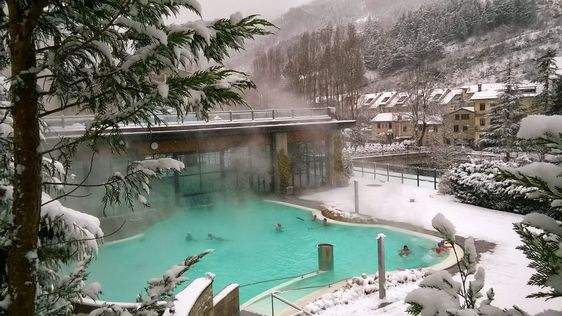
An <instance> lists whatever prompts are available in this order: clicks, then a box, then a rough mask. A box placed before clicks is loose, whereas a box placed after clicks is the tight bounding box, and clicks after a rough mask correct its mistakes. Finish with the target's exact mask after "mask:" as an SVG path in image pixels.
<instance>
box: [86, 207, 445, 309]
mask: <svg viewBox="0 0 562 316" xmlns="http://www.w3.org/2000/svg"><path fill="white" fill-rule="evenodd" d="M276 223H280V224H281V225H282V227H283V231H282V232H277V231H276V230H275V227H274V224H276ZM188 233H190V234H191V235H192V236H193V240H186V235H187V234H188ZM208 233H212V234H213V235H214V236H218V237H221V238H223V239H224V240H209V239H208V238H207V235H208ZM379 233H384V234H385V235H386V250H387V254H386V268H387V270H389V271H390V270H396V269H397V268H403V269H406V268H417V267H428V266H431V265H433V264H435V263H437V262H439V261H441V260H443V259H444V258H443V257H438V256H437V255H435V254H434V252H433V251H432V249H431V248H432V247H434V246H435V241H434V240H430V239H425V238H422V237H419V236H416V235H410V234H405V233H402V232H398V231H394V230H390V229H384V228H377V227H355V226H346V225H338V224H330V225H328V226H324V225H323V224H322V222H321V221H313V220H312V214H311V212H309V211H305V210H302V209H299V208H294V207H290V206H286V205H281V204H277V203H271V202H263V201H262V202H257V201H247V202H240V203H229V204H223V205H213V206H208V207H199V208H190V209H180V210H179V211H178V212H176V213H175V214H174V215H172V216H171V217H170V218H168V219H167V220H164V221H162V222H161V223H159V224H157V225H155V226H153V227H151V228H149V229H148V230H147V231H146V232H145V233H144V235H143V236H142V237H139V238H135V239H130V240H127V241H123V242H120V243H113V244H107V245H104V246H102V247H101V249H100V251H99V254H98V258H97V259H96V260H95V261H94V262H92V264H91V266H90V268H89V271H90V275H89V281H99V282H100V283H101V284H102V290H103V296H102V299H103V300H106V301H120V302H134V301H135V297H136V295H137V294H138V293H141V292H143V291H144V287H145V286H146V281H147V280H148V279H150V278H154V277H160V276H161V275H162V274H163V273H164V272H165V271H166V270H168V269H169V268H170V267H171V266H172V265H175V264H177V263H179V262H181V261H182V260H183V259H184V258H185V257H187V256H189V255H193V254H196V253H198V252H201V251H203V250H205V249H209V248H210V249H215V251H214V252H213V253H211V254H209V255H207V256H206V257H205V258H203V260H202V261H201V262H200V263H198V264H197V265H196V266H195V267H194V268H193V269H192V270H189V271H188V272H187V273H186V276H187V277H188V278H189V280H193V279H194V278H197V277H204V276H205V273H206V272H212V273H214V274H215V275H216V278H215V281H214V283H213V289H214V291H215V292H218V291H220V290H221V289H222V288H223V287H225V286H226V285H228V284H231V283H238V284H240V285H241V288H240V303H244V302H245V301H247V300H249V299H250V298H252V297H254V296H255V295H257V294H259V293H261V292H263V291H266V290H268V289H270V288H272V287H274V286H276V285H279V284H281V283H284V282H286V281H288V279H289V277H293V276H298V275H302V274H305V273H308V272H312V271H315V270H316V269H317V268H318V257H317V252H318V251H317V248H316V245H317V244H319V243H332V244H334V245H335V246H334V257H335V259H334V271H333V272H329V273H325V274H324V275H320V276H318V277H315V278H312V279H309V280H307V286H315V285H325V284H328V283H332V282H336V281H339V280H341V279H344V278H347V277H352V276H357V275H360V274H361V273H374V272H375V271H376V270H377V256H376V253H377V246H376V237H377V235H378V234H379ZM404 244H407V245H408V246H409V247H410V249H411V250H412V255H411V256H409V257H406V258H402V257H400V256H398V252H399V250H400V249H401V248H402V246H403V245H404ZM271 279H278V280H276V281H271V282H265V283H257V284H254V285H247V284H253V283H256V282H261V281H264V280H271ZM188 282H189V281H188ZM246 285H247V286H246Z"/></svg>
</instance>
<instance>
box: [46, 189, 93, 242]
mask: <svg viewBox="0 0 562 316" xmlns="http://www.w3.org/2000/svg"><path fill="white" fill-rule="evenodd" d="M41 202H42V204H43V206H41V217H43V218H48V219H49V220H51V221H54V220H57V219H61V220H62V221H63V222H64V225H65V226H66V231H67V234H68V240H69V241H75V240H83V242H84V244H85V247H86V248H87V250H92V251H94V252H97V250H98V242H97V240H96V239H99V238H102V237H103V231H102V230H101V228H100V221H99V219H98V218H97V217H95V216H92V215H89V214H86V213H82V212H79V211H76V210H73V209H71V208H68V207H65V206H64V205H62V204H61V203H60V202H59V201H58V200H53V199H52V198H51V196H49V195H48V194H47V193H45V192H43V195H42V198H41Z"/></svg>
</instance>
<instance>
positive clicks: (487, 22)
mask: <svg viewBox="0 0 562 316" xmlns="http://www.w3.org/2000/svg"><path fill="white" fill-rule="evenodd" d="M536 17H537V6H536V3H535V1H534V0H487V1H485V2H483V1H480V0H466V1H465V0H453V1H449V0H447V1H438V2H436V3H432V4H427V5H424V6H422V7H421V8H419V9H417V10H415V11H411V12H408V13H405V14H403V15H402V16H401V17H400V18H399V19H398V21H396V23H395V24H394V26H393V27H391V28H390V29H389V30H382V28H381V27H380V25H379V23H378V21H377V20H374V19H370V20H368V21H367V24H366V26H365V31H364V40H365V43H366V44H365V45H364V47H363V50H364V56H365V64H366V65H367V67H368V68H369V69H371V70H379V71H381V72H383V73H390V72H393V71H395V70H397V69H400V68H403V67H406V68H410V67H415V66H417V65H419V64H420V63H423V62H431V61H433V60H437V59H440V58H441V57H442V56H443V54H444V50H443V49H444V45H445V44H448V43H452V42H455V41H463V40H465V39H467V38H468V37H470V36H473V35H476V34H481V33H483V32H488V31H491V30H494V29H496V28H498V27H500V26H504V25H505V26H513V27H523V26H527V25H530V24H532V23H534V22H535V20H536Z"/></svg>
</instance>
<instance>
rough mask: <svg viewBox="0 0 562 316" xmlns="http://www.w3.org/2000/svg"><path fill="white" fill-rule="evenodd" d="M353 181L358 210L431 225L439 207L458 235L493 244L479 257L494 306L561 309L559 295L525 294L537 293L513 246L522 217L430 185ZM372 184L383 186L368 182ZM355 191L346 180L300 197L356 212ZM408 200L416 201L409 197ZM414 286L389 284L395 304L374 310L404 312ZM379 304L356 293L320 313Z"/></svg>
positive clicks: (374, 298)
mask: <svg viewBox="0 0 562 316" xmlns="http://www.w3.org/2000/svg"><path fill="white" fill-rule="evenodd" d="M357 180H358V181H359V192H360V193H359V204H360V212H361V213H362V214H365V215H370V216H373V217H375V218H380V219H385V220H389V221H396V222H404V223H409V224H413V225H416V226H420V227H423V228H426V229H432V226H431V219H432V218H433V217H434V216H435V215H436V214H437V213H439V212H440V213H442V214H444V215H445V217H447V218H448V219H449V220H450V221H451V222H452V223H453V224H454V225H455V226H456V228H457V234H458V235H461V236H464V237H470V236H471V237H474V238H475V239H477V240H478V239H480V240H486V241H489V242H493V243H495V244H496V247H495V248H494V250H493V252H489V253H484V254H482V257H481V260H480V265H482V266H483V267H484V268H485V270H486V282H485V286H484V290H483V292H486V291H487V290H488V288H490V287H493V288H494V291H495V293H496V300H495V301H494V305H495V306H497V307H505V308H508V307H512V306H513V305H517V306H518V307H521V308H522V309H524V310H525V311H527V312H529V313H533V314H535V313H538V312H541V311H543V310H545V309H554V310H561V309H562V298H559V299H555V300H549V301H546V300H543V299H529V298H526V296H527V295H529V294H531V293H534V292H537V290H538V288H537V287H533V286H529V285H527V281H528V280H529V277H530V276H531V274H532V273H533V270H532V269H530V268H528V267H527V265H528V263H529V261H528V260H527V258H525V256H524V255H523V253H522V252H521V251H520V250H517V249H515V247H516V246H518V245H520V244H521V241H520V240H519V236H518V235H517V234H516V233H515V232H514V231H513V230H512V227H513V223H515V222H519V221H521V219H522V216H520V215H517V214H511V213H504V212H498V211H494V210H490V209H486V208H482V207H477V206H472V205H467V204H462V203H459V202H457V201H455V199H454V197H451V196H445V195H441V194H439V193H437V191H435V190H432V189H428V188H418V187H414V186H410V185H401V184H396V183H384V182H383V181H381V180H374V179H361V178H360V176H359V177H357ZM351 183H352V182H351ZM374 183H376V184H381V186H372V184H374ZM369 184H370V186H369ZM353 196H354V195H353V185H349V186H347V187H344V188H337V189H333V190H330V191H325V192H320V193H314V194H310V195H306V196H302V197H301V198H303V199H307V200H315V201H321V202H323V203H324V204H327V205H331V206H334V207H336V208H338V209H340V210H343V211H347V212H354V211H355V208H354V204H353ZM411 199H414V200H415V202H410V200H411ZM414 288H415V286H413V285H411V284H409V285H407V288H406V286H398V287H393V288H391V289H389V291H388V297H389V299H387V301H391V300H392V301H394V302H395V303H393V304H391V305H389V306H387V307H385V308H384V310H379V311H377V313H383V314H385V315H404V314H405V309H406V307H407V305H406V304H404V303H403V301H402V300H403V298H404V297H405V296H406V294H407V293H408V292H409V291H411V290H412V289H414ZM380 303H381V301H379V300H378V296H377V294H375V295H369V296H367V297H366V296H360V297H357V298H356V299H354V300H353V301H351V302H350V303H349V304H346V305H343V306H334V307H331V308H328V309H326V310H325V311H324V312H323V313H322V314H321V315H343V314H345V315H365V313H366V311H370V312H369V313H370V314H372V313H373V312H372V310H373V309H375V308H376V307H378V306H379V305H380ZM342 308H343V310H342ZM342 313H343V314H342Z"/></svg>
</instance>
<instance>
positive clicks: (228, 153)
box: [45, 108, 355, 199]
mask: <svg viewBox="0 0 562 316" xmlns="http://www.w3.org/2000/svg"><path fill="white" fill-rule="evenodd" d="M208 117H209V119H208V120H201V119H199V118H197V117H196V116H195V115H188V116H187V117H185V118H184V119H183V120H178V118H177V117H176V116H175V115H161V116H158V118H159V119H160V120H161V121H162V123H160V124H155V125H152V126H150V127H148V126H140V125H123V126H121V131H122V136H123V138H124V140H125V141H126V146H127V150H126V156H125V157H121V158H119V157H115V156H113V155H111V159H95V160H94V172H88V170H89V164H90V161H91V159H90V157H91V150H88V149H87V148H84V149H85V150H78V155H79V157H78V158H79V159H78V160H79V163H83V164H84V165H83V166H80V165H78V166H76V167H75V168H74V169H75V170H73V173H75V174H76V175H77V176H78V179H79V176H80V175H81V174H86V173H88V174H91V175H90V177H91V178H92V179H93V178H95V177H97V178H98V180H101V179H104V177H107V176H108V175H111V174H113V173H114V172H116V171H120V172H123V166H124V165H126V164H127V162H130V161H134V160H143V159H145V158H147V157H151V158H161V157H172V158H175V159H177V160H180V161H182V162H184V164H185V166H186V168H185V170H184V171H183V172H181V173H175V174H173V175H170V176H169V179H168V180H167V182H166V183H164V184H162V186H161V187H162V189H163V190H165V191H166V192H173V193H174V195H175V198H177V197H186V196H194V195H205V194H210V193H214V192H222V191H224V190H239V189H243V190H247V191H251V192H256V193H269V192H279V191H280V189H281V188H280V183H279V176H280V171H279V170H278V168H277V155H278V153H279V152H281V151H285V152H286V153H287V154H288V156H289V159H290V161H291V166H290V170H289V173H290V174H289V177H290V179H289V186H292V187H293V188H294V189H295V190H298V189H304V188H307V187H314V186H320V185H332V184H334V181H336V179H337V178H338V175H337V172H339V171H338V170H337V169H338V168H336V166H335V164H336V155H338V156H340V155H341V151H340V153H336V151H338V150H341V147H337V146H336V145H335V144H336V139H339V137H340V135H341V133H340V131H341V130H342V129H344V128H348V127H352V126H353V125H354V124H355V121H348V120H346V121H340V120H336V119H334V118H333V117H332V115H331V113H330V110H329V109H327V108H323V109H272V110H245V111H221V112H210V113H209V116H208ZM93 119H94V117H93V116H72V117H68V116H59V117H48V118H46V119H45V122H46V123H47V124H48V125H49V132H47V133H46V134H45V137H46V139H47V142H48V143H52V144H56V143H57V142H58V141H59V140H60V139H61V138H76V137H79V136H80V135H82V134H83V133H84V131H85V130H86V127H87V126H88V124H89V123H90V122H91V121H92V120H93ZM338 148H340V149H338ZM100 153H101V154H102V155H103V154H105V153H108V154H110V150H109V148H101V149H100ZM340 169H341V168H340ZM92 181H94V180H92ZM164 188H165V189H164ZM170 198H171V199H173V198H174V197H173V196H170Z"/></svg>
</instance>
